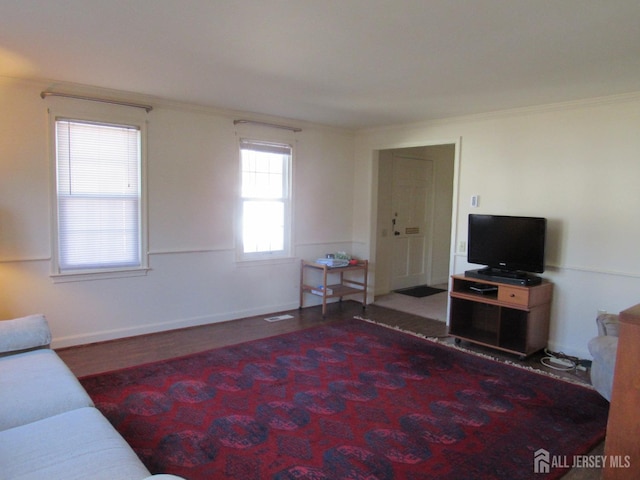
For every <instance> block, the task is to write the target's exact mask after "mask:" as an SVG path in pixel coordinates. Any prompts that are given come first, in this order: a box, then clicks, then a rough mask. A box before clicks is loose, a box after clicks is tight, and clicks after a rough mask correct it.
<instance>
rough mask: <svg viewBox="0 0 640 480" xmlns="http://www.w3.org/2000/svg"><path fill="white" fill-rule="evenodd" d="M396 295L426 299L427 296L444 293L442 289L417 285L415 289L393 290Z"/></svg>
mask: <svg viewBox="0 0 640 480" xmlns="http://www.w3.org/2000/svg"><path fill="white" fill-rule="evenodd" d="M394 292H396V293H401V294H402V295H409V296H411V297H419V298H422V297H428V296H429V295H435V294H436V293H441V292H446V290H443V289H442V288H434V287H429V286H428V285H418V286H417V287H409V288H402V289H400V290H394Z"/></svg>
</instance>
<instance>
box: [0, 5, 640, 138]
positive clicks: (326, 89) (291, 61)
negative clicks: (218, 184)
mask: <svg viewBox="0 0 640 480" xmlns="http://www.w3.org/2000/svg"><path fill="white" fill-rule="evenodd" d="M0 75H2V76H8V77H21V78H34V79H47V80H55V81H60V82H73V83H76V84H82V85H91V86H98V87H104V88H109V89H116V90H123V91H127V92H134V93H144V94H147V95H152V96H156V97H161V98H165V99H170V100H177V101H183V102H189V103H196V104H199V105H205V106H212V107H217V108H223V109H232V110H240V111H246V112H256V113H263V114H268V115H275V116H281V117H287V118H291V119H299V120H304V121H310V122H315V123H321V124H327V125H334V126H339V127H346V128H368V127H375V126H382V125H394V124H401V123H409V122H417V121H423V120H430V119H437V118H446V117H452V116H460V115H468V114H475V113H483V112H489V111H495V110H501V109H507V108H517V107H524V106H531V105H539V104H547V103H554V102H564V101H572V100H579V99H583V98H591V97H599V96H606V95H615V94H622V93H630V92H640V1H638V0H562V1H559V0H473V1H472V0H179V1H178V0H109V1H104V0H56V1H55V2H54V1H50V0H40V1H35V0H13V1H11V0H0Z"/></svg>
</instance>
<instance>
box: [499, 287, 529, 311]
mask: <svg viewBox="0 0 640 480" xmlns="http://www.w3.org/2000/svg"><path fill="white" fill-rule="evenodd" d="M498 301H499V302H504V303H513V304H514V305H521V306H523V307H528V306H529V289H527V288H524V289H523V288H515V287H504V286H502V285H501V286H500V287H498Z"/></svg>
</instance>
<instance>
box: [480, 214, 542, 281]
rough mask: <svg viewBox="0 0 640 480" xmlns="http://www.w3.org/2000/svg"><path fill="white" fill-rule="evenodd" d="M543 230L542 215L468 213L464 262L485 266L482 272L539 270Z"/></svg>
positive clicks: (510, 274) (516, 273)
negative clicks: (518, 215) (519, 215)
mask: <svg viewBox="0 0 640 480" xmlns="http://www.w3.org/2000/svg"><path fill="white" fill-rule="evenodd" d="M546 230H547V220H546V219H545V218H540V217H517V216H507V215H478V214H470V215H469V236H468V241H467V261H468V262H469V263H475V264H478V265H485V266H486V268H484V269H481V270H480V271H479V273H481V274H483V275H498V276H500V275H503V276H506V277H524V276H526V273H527V272H535V273H542V272H544V253H545V240H546Z"/></svg>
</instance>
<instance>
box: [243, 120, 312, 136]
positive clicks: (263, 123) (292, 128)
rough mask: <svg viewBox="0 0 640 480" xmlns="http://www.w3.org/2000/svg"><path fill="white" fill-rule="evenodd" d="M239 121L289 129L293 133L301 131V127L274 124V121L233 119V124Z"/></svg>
mask: <svg viewBox="0 0 640 480" xmlns="http://www.w3.org/2000/svg"><path fill="white" fill-rule="evenodd" d="M239 123H249V124H251V125H261V126H263V127H271V128H279V129H281V130H291V131H292V132H295V133H298V132H301V131H302V129H301V128H298V127H289V126H287V125H276V124H275V123H267V122H256V121H253V120H234V121H233V124H234V125H238V124H239Z"/></svg>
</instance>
